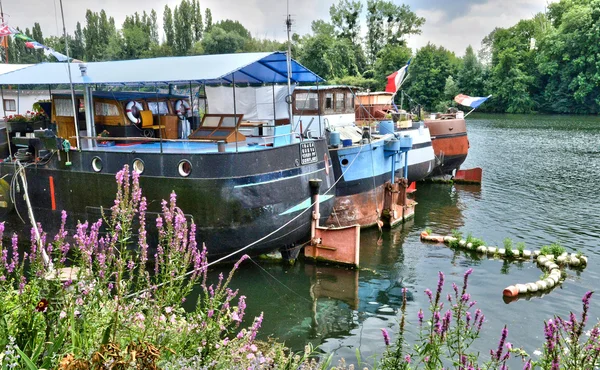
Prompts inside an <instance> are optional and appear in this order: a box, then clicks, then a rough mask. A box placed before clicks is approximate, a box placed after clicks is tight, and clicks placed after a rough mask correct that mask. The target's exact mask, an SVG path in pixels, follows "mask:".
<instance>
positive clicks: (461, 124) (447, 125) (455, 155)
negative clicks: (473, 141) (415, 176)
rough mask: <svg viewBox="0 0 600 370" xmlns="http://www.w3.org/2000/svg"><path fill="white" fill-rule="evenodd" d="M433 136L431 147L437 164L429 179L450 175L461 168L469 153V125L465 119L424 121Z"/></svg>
mask: <svg viewBox="0 0 600 370" xmlns="http://www.w3.org/2000/svg"><path fill="white" fill-rule="evenodd" d="M424 123H425V127H427V128H428V129H429V132H430V134H431V146H432V147H433V152H434V154H435V156H436V159H437V164H436V167H435V168H434V170H433V171H432V172H431V174H430V175H429V177H433V176H442V175H450V174H452V172H453V171H454V170H457V169H458V168H460V165H461V164H463V162H464V161H465V159H467V154H468V152H469V139H468V137H467V125H466V123H465V120H464V119H456V118H455V119H435V120H424Z"/></svg>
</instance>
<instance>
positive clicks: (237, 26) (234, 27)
mask: <svg viewBox="0 0 600 370" xmlns="http://www.w3.org/2000/svg"><path fill="white" fill-rule="evenodd" d="M214 27H219V28H221V29H222V30H224V31H225V32H235V33H237V34H238V35H240V36H242V37H243V38H245V39H251V38H252V36H251V35H250V31H248V30H247V29H246V27H244V26H243V25H242V24H241V23H240V22H238V21H232V20H231V19H225V20H222V21H219V22H217V23H215V25H214Z"/></svg>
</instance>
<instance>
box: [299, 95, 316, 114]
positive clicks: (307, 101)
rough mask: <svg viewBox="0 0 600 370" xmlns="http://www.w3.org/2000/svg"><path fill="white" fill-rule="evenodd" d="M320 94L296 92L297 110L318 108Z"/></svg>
mask: <svg viewBox="0 0 600 370" xmlns="http://www.w3.org/2000/svg"><path fill="white" fill-rule="evenodd" d="M318 97H319V96H318V95H317V94H316V93H301V94H296V110H298V111H304V110H317V109H319V107H318V105H317V101H318Z"/></svg>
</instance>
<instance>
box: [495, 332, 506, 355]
mask: <svg viewBox="0 0 600 370" xmlns="http://www.w3.org/2000/svg"><path fill="white" fill-rule="evenodd" d="M507 336H508V329H507V328H506V325H504V329H502V334H501V335H500V342H499V343H498V350H497V351H496V356H494V357H495V359H496V360H498V361H500V356H502V351H503V350H504V342H506V337H507Z"/></svg>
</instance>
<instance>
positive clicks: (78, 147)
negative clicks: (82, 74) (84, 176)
mask: <svg viewBox="0 0 600 370" xmlns="http://www.w3.org/2000/svg"><path fill="white" fill-rule="evenodd" d="M60 15H61V17H62V24H63V35H64V37H65V49H66V51H67V70H68V71H69V86H70V87H71V101H72V102H73V121H74V122H75V138H76V142H77V149H79V150H81V145H80V143H79V122H78V121H79V120H78V119H77V118H78V117H77V116H78V114H77V113H78V112H77V108H76V106H75V90H73V79H72V78H71V58H69V39H68V38H67V27H66V26H65V13H64V12H63V4H62V0H60ZM67 140H68V139H67Z"/></svg>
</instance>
